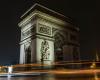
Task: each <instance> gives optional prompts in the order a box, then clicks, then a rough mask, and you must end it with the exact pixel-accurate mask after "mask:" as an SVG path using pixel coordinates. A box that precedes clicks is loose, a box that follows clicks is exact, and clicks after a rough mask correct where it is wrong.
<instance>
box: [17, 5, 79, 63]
mask: <svg viewBox="0 0 100 80" xmlns="http://www.w3.org/2000/svg"><path fill="white" fill-rule="evenodd" d="M18 25H19V27H20V28H21V41H20V61H19V62H20V64H28V63H45V64H51V63H53V62H58V61H79V60H80V44H79V32H80V31H79V28H78V27H76V26H75V25H73V24H72V22H71V21H70V19H69V18H67V17H65V16H64V15H62V14H60V13H57V12H55V11H53V10H51V9H48V8H47V7H44V6H42V5H40V4H34V5H33V6H32V7H31V8H30V9H28V10H27V11H26V12H25V13H24V14H23V15H22V16H21V22H20V23H19V24H18Z"/></svg>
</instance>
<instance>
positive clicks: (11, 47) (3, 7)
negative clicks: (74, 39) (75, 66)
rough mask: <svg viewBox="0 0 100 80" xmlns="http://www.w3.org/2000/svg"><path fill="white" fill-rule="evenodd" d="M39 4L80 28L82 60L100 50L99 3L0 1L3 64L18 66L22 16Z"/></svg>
mask: <svg viewBox="0 0 100 80" xmlns="http://www.w3.org/2000/svg"><path fill="white" fill-rule="evenodd" d="M35 2H37V3H40V4H42V5H44V6H46V7H48V8H50V9H53V10H55V11H57V12H59V13H61V14H63V15H65V16H67V17H69V18H71V19H72V20H73V22H74V24H76V25H77V26H78V27H80V44H81V46H80V50H81V59H82V60H93V59H94V56H95V52H96V50H98V52H100V51H99V49H100V42H99V41H100V35H99V34H100V5H99V4H100V2H99V0H0V64H1V65H6V64H7V65H8V64H16V63H18V60H19V53H20V46H19V42H20V28H19V27H18V23H19V22H20V16H21V15H22V14H23V13H24V12H25V11H26V10H27V9H28V8H30V7H31V6H32V5H33V4H34V3H35Z"/></svg>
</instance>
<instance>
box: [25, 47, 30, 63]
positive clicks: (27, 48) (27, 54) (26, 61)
mask: <svg viewBox="0 0 100 80" xmlns="http://www.w3.org/2000/svg"><path fill="white" fill-rule="evenodd" d="M25 63H26V64H28V63H31V47H30V46H28V47H26V48H25Z"/></svg>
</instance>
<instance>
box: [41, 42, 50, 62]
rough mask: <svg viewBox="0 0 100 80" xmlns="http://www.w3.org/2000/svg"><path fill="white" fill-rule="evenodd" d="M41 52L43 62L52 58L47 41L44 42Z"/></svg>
mask: <svg viewBox="0 0 100 80" xmlns="http://www.w3.org/2000/svg"><path fill="white" fill-rule="evenodd" d="M40 52H41V61H43V60H48V59H49V56H50V52H49V43H48V42H47V41H46V40H44V41H42V43H41V50H40Z"/></svg>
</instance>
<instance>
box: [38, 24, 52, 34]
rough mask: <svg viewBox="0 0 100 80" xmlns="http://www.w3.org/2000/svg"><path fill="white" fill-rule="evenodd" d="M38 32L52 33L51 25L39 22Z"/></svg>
mask: <svg viewBox="0 0 100 80" xmlns="http://www.w3.org/2000/svg"><path fill="white" fill-rule="evenodd" d="M38 32H39V33H42V34H45V35H51V27H49V26H46V25H43V24H38Z"/></svg>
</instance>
